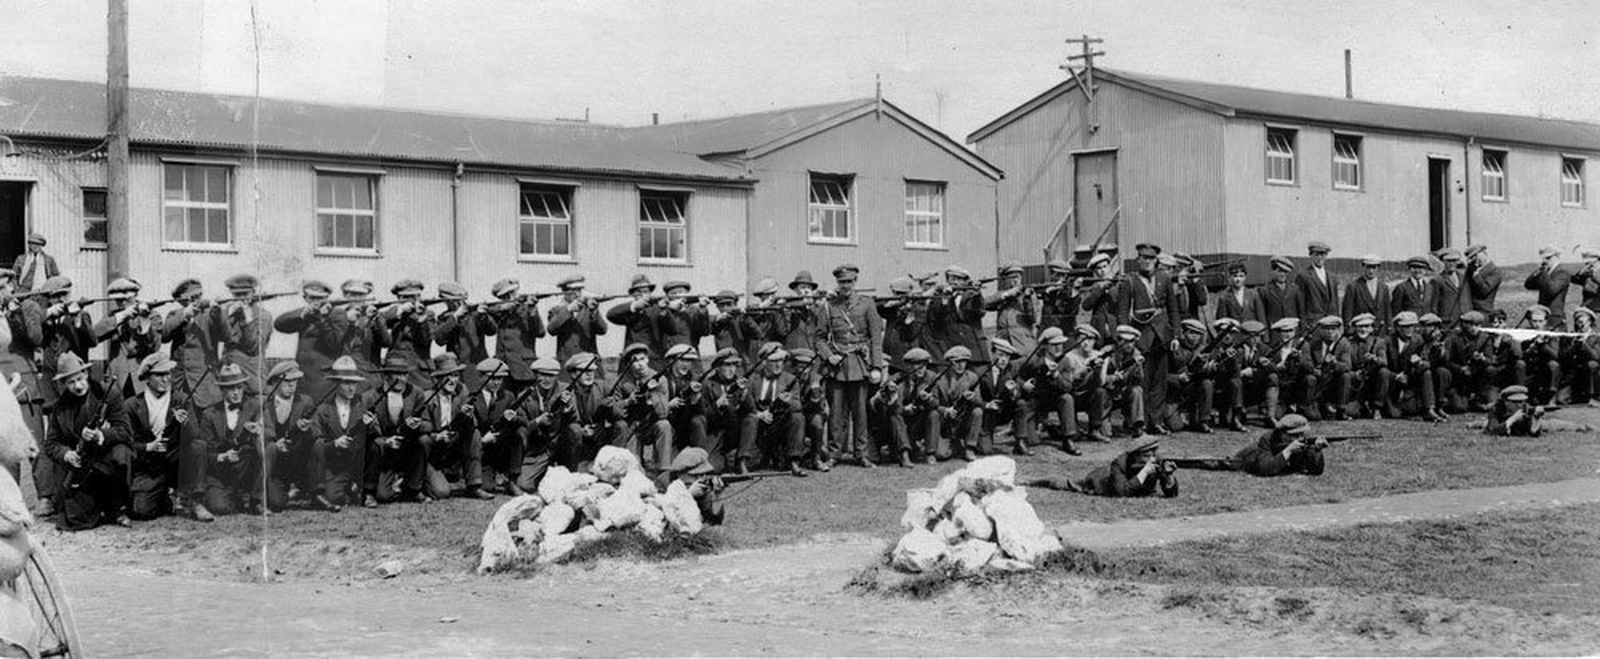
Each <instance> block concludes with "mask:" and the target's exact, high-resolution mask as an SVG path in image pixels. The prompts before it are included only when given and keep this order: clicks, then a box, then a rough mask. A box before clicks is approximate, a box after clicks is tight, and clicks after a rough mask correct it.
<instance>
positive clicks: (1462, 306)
mask: <svg viewBox="0 0 1600 659" xmlns="http://www.w3.org/2000/svg"><path fill="white" fill-rule="evenodd" d="M1439 261H1440V262H1442V263H1444V269H1443V270H1442V271H1441V272H1440V273H1439V275H1438V276H1436V277H1434V278H1433V288H1434V302H1433V315H1435V316H1438V317H1439V319H1440V320H1442V321H1444V322H1445V324H1447V325H1452V324H1455V322H1456V319H1458V318H1460V317H1461V312H1462V311H1465V310H1467V309H1468V308H1470V307H1469V306H1468V304H1469V303H1470V298H1469V297H1468V296H1469V291H1467V287H1466V286H1465V285H1464V284H1465V283H1466V282H1465V280H1464V278H1463V277H1462V275H1461V271H1462V269H1463V267H1464V264H1463V263H1462V262H1461V252H1460V251H1459V250H1457V249H1456V248H1454V247H1446V248H1444V249H1441V250H1439Z"/></svg>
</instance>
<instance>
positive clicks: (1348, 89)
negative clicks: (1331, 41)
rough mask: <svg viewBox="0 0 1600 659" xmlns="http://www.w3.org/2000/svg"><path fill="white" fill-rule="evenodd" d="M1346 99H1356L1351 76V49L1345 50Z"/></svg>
mask: <svg viewBox="0 0 1600 659" xmlns="http://www.w3.org/2000/svg"><path fill="white" fill-rule="evenodd" d="M1344 97H1345V98H1355V97H1356V94H1355V89H1354V87H1353V85H1352V83H1351V75H1350V49H1349V48H1346V49H1344Z"/></svg>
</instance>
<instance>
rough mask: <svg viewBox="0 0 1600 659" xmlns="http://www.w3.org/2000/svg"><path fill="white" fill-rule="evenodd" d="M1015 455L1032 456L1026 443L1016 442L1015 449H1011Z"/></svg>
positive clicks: (1031, 451)
mask: <svg viewBox="0 0 1600 659" xmlns="http://www.w3.org/2000/svg"><path fill="white" fill-rule="evenodd" d="M1011 452H1012V453H1013V454H1015V455H1033V449H1031V448H1028V443H1027V442H1024V441H1021V440H1018V441H1017V445H1016V447H1014V448H1012V449H1011Z"/></svg>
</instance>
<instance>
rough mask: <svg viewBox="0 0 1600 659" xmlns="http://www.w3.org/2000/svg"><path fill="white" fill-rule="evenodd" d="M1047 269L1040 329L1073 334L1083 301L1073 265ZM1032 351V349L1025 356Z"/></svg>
mask: <svg viewBox="0 0 1600 659" xmlns="http://www.w3.org/2000/svg"><path fill="white" fill-rule="evenodd" d="M1045 268H1046V269H1047V270H1049V272H1050V284H1051V285H1050V286H1048V287H1045V288H1044V289H1043V292H1042V293H1040V295H1039V305H1038V307H1039V314H1040V315H1039V319H1038V320H1039V323H1038V329H1040V330H1043V329H1045V328H1050V327H1059V328H1061V331H1062V332H1071V331H1072V328H1074V327H1077V326H1078V303H1079V302H1080V301H1081V300H1082V298H1081V297H1080V296H1079V295H1078V287H1077V285H1076V282H1075V280H1074V279H1073V278H1072V265H1071V264H1069V263H1067V262H1066V261H1063V260H1061V259H1051V260H1050V263H1049V264H1048V265H1046V266H1045ZM1002 281H1004V280H1003V279H1002ZM1003 288H1004V287H1002V289H1003ZM1012 346H1013V347H1015V346H1016V344H1015V343H1013V344H1012ZM1032 351H1033V349H1032V348H1031V347H1030V348H1029V349H1028V350H1026V351H1023V354H1027V353H1029V352H1032ZM889 356H890V357H891V358H892V357H897V356H898V354H897V353H895V352H892V351H891V352H890V353H889Z"/></svg>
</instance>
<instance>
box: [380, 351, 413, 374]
mask: <svg viewBox="0 0 1600 659" xmlns="http://www.w3.org/2000/svg"><path fill="white" fill-rule="evenodd" d="M378 372H379V373H387V374H395V373H410V372H411V362H408V361H406V358H405V357H402V356H400V355H390V356H389V357H388V358H386V359H384V360H383V366H380V367H378Z"/></svg>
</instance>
